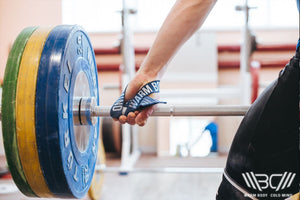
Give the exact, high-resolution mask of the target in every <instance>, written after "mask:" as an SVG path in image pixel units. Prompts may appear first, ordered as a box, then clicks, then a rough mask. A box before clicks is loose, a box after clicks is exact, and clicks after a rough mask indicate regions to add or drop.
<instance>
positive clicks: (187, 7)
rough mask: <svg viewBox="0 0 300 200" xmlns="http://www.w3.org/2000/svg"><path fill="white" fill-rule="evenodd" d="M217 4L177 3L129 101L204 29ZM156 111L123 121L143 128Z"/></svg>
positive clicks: (128, 93)
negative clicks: (197, 32)
mask: <svg viewBox="0 0 300 200" xmlns="http://www.w3.org/2000/svg"><path fill="white" fill-rule="evenodd" d="M215 2H216V0H177V1H176V3H175V5H174V6H173V8H172V9H171V11H170V13H169V14H168V16H167V18H166V19H165V21H164V23H163V25H162V27H161V28H160V30H159V32H158V34H157V36H156V39H155V40H154V43H153V45H152V47H151V48H150V50H149V52H148V54H147V56H146V58H145V59H144V62H143V63H142V65H141V67H140V69H139V71H138V72H137V74H136V76H135V77H134V78H133V80H131V81H130V83H129V85H128V87H127V90H126V94H125V101H126V100H128V99H131V98H133V97H134V96H135V94H136V93H137V92H138V90H139V89H140V88H141V87H142V86H143V85H144V84H146V83H147V82H150V81H152V80H155V79H157V78H158V79H159V78H160V76H162V74H163V71H164V70H163V69H164V67H165V66H166V64H167V63H168V62H169V61H170V60H171V58H172V57H173V56H174V54H175V53H176V52H177V50H178V49H179V48H180V47H181V46H182V44H183V43H184V42H185V41H186V40H188V39H189V38H190V37H191V35H193V33H195V32H196V31H197V30H198V29H199V28H200V27H201V25H202V24H203V22H204V21H205V19H206V17H207V15H208V13H209V12H210V10H211V9H212V8H213V6H214V4H215ZM153 110H154V106H151V107H149V108H146V109H144V110H142V111H141V112H135V113H129V114H128V116H124V115H122V116H120V117H119V121H120V122H121V123H126V122H127V123H129V124H131V125H134V124H138V125H140V126H143V125H144V124H145V123H146V121H147V119H148V117H149V116H150V115H151V114H152V112H153Z"/></svg>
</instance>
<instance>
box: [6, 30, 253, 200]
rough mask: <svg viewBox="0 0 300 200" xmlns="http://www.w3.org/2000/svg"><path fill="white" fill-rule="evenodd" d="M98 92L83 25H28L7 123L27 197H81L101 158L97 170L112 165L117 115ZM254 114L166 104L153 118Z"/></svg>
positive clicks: (13, 70) (11, 63) (13, 53)
mask: <svg viewBox="0 0 300 200" xmlns="http://www.w3.org/2000/svg"><path fill="white" fill-rule="evenodd" d="M98 88H99V87H98V77H97V67H96V62H95V55H94V51H93V48H92V45H91V42H90V39H89V37H88V35H87V33H86V32H85V31H84V30H83V29H82V28H81V27H80V26H77V25H74V26H70V25H60V26H56V27H29V28H25V29H24V30H23V31H22V32H21V33H20V34H19V35H18V37H17V38H16V40H15V41H14V44H13V46H12V48H11V50H10V53H9V57H8V60H7V64H6V69H5V75H4V81H3V93H2V107H1V117H2V131H3V140H4V148H5V154H6V158H7V163H8V166H9V169H10V172H11V175H12V178H13V180H14V182H15V183H16V185H17V187H18V188H19V190H20V191H21V192H22V193H23V194H25V195H26V196H30V197H58V198H82V197H83V196H84V195H85V194H86V193H87V192H88V191H89V189H90V186H91V183H92V179H93V175H94V171H95V165H96V162H97V155H98V163H97V165H101V164H103V163H105V156H104V150H103V146H102V141H101V140H100V143H99V142H98V141H99V123H100V122H99V118H98V117H104V116H109V111H110V107H104V106H99V89H98ZM248 109H249V107H248V106H190V105H189V106H187V105H186V106H184V105H159V106H157V108H156V109H155V111H154V113H153V115H152V116H221V115H222V116H238V115H244V114H245V113H246V112H247V110H248ZM98 149H100V150H98ZM97 176H98V177H97V178H96V179H97V180H98V181H97V180H96V183H93V184H92V187H91V189H90V193H91V194H92V198H93V197H95V196H97V195H96V194H95V187H96V186H93V185H99V184H100V185H101V183H102V182H103V178H101V176H102V174H101V173H100V174H99V173H97ZM99 176H100V178H99ZM99 190H100V189H99ZM96 191H97V190H96Z"/></svg>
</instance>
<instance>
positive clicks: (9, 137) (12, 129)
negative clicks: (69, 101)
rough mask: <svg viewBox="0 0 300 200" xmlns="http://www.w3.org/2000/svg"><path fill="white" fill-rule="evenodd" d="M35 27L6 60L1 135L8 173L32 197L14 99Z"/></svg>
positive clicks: (19, 39) (18, 40)
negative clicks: (23, 158)
mask: <svg viewBox="0 0 300 200" xmlns="http://www.w3.org/2000/svg"><path fill="white" fill-rule="evenodd" d="M36 28H37V27H29V28H26V29H24V30H23V31H22V32H21V33H20V34H19V35H18V37H17V38H16V40H15V42H14V44H13V46H12V48H11V50H10V52H9V56H8V59H7V63H6V68H5V73H4V80H3V91H2V103H1V104H2V106H1V113H2V116H1V117H2V119H1V120H2V133H3V143H4V148H5V155H6V160H7V164H8V167H9V171H10V173H11V175H12V178H13V180H14V182H15V183H16V185H17V187H18V188H19V190H20V191H21V192H22V193H23V194H25V195H26V196H31V197H34V196H36V195H35V193H34V192H33V191H32V189H31V188H30V186H29V184H28V182H27V180H26V177H25V175H24V172H23V169H22V165H21V161H20V157H19V151H18V144H17V133H16V115H15V102H16V101H15V99H16V90H17V80H18V73H19V66H20V62H21V58H22V54H23V51H24V48H25V46H26V43H27V41H28V39H29V37H30V36H31V34H32V33H33V32H34V31H35V30H36Z"/></svg>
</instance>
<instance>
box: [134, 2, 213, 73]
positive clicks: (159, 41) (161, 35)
mask: <svg viewBox="0 0 300 200" xmlns="http://www.w3.org/2000/svg"><path fill="white" fill-rule="evenodd" d="M215 2H216V0H177V2H176V3H175V5H174V6H173V8H172V10H171V11H170V13H169V15H168V16H167V18H166V20H165V21H164V23H163V25H162V27H161V29H160V30H159V32H158V34H157V36H156V39H155V41H154V43H153V45H152V47H151V48H150V50H149V52H148V54H147V56H146V58H145V60H144V62H143V64H142V65H141V68H140V70H139V72H138V73H142V74H147V75H148V76H150V77H153V78H155V77H157V76H158V74H161V71H163V68H164V66H166V64H167V63H168V62H169V61H170V60H171V58H172V57H173V55H174V54H175V53H176V51H177V50H178V49H179V48H180V47H181V45H182V44H183V43H184V42H185V41H186V40H187V39H189V38H190V36H191V35H192V34H193V33H195V31H196V30H198V29H199V28H200V26H201V25H202V24H203V22H204V20H205V19H206V16H207V15H208V13H209V12H210V10H211V9H212V7H213V5H214V4H215Z"/></svg>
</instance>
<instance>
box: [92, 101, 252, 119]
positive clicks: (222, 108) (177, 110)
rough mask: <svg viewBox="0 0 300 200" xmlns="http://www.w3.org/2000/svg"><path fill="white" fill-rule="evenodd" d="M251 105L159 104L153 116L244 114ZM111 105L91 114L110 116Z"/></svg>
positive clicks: (93, 110) (98, 107) (93, 109)
mask: <svg viewBox="0 0 300 200" xmlns="http://www.w3.org/2000/svg"><path fill="white" fill-rule="evenodd" d="M249 108H250V106H240V105H214V106H203V105H168V104H166V105H158V106H157V107H156V108H155V109H154V112H153V113H152V115H151V116H155V117H167V116H177V117H183V116H243V115H245V113H246V112H247V111H248V109H249ZM110 109H111V107H110V106H95V107H92V108H91V116H97V117H109V116H110Z"/></svg>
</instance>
